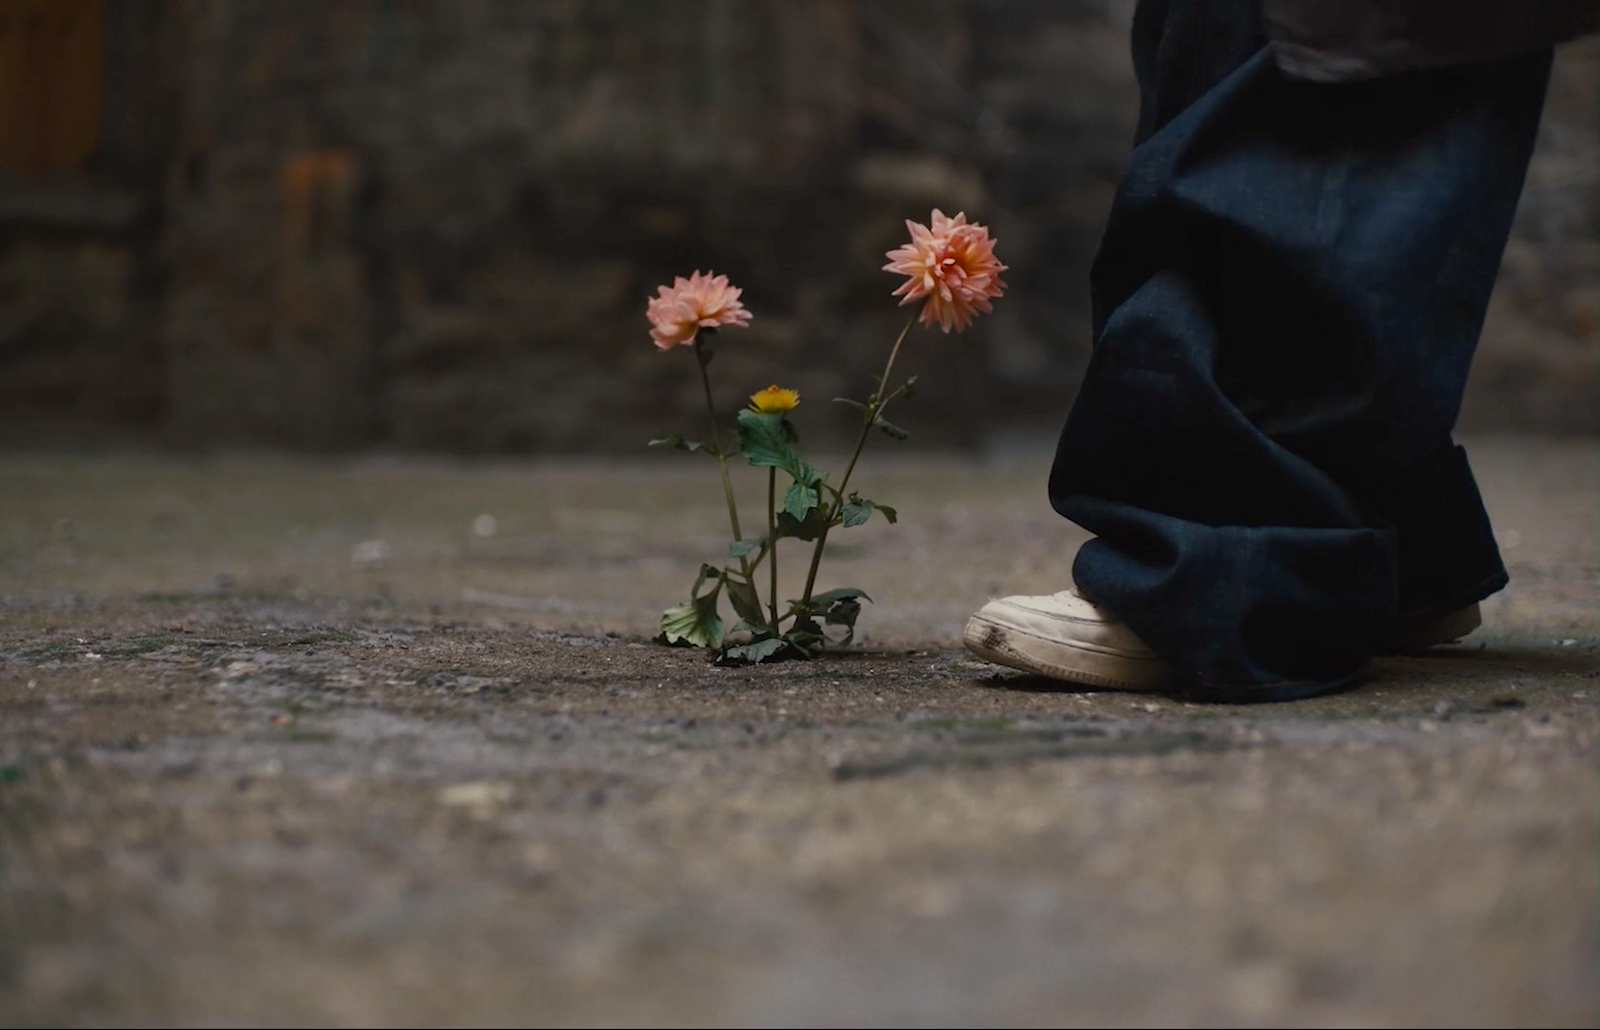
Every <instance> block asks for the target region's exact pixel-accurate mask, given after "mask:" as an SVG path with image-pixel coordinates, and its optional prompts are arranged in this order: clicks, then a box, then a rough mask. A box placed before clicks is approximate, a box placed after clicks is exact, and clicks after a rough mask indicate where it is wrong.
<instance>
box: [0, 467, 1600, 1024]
mask: <svg viewBox="0 0 1600 1030" xmlns="http://www.w3.org/2000/svg"><path fill="white" fill-rule="evenodd" d="M1468 445H1469V450H1470V451H1471V452H1472V454H1473V456H1474V460H1475V463H1476V466H1477V469H1478V474H1479V478H1480V481H1481V483H1482V485H1483V487H1484V490H1485V493H1486V496H1487V498H1488V501H1489V505H1490V509H1491V513H1492V514H1493V515H1494V517H1495V520H1496V525H1497V527H1498V531H1499V533H1500V536H1501V541H1502V546H1503V547H1504V549H1505V554H1506V557H1507V560H1508V564H1509V566H1510V568H1511V571H1512V576H1513V583H1512V586H1511V588H1510V589H1509V590H1507V591H1506V592H1504V593H1502V594H1501V595H1499V596H1497V597H1496V598H1494V599H1492V600H1491V601H1490V602H1488V603H1487V604H1486V605H1485V618H1486V625H1485V627H1484V629H1483V630H1481V631H1479V632H1478V633H1476V634H1474V635H1473V636H1472V637H1469V638H1468V639H1467V640H1466V641H1465V642H1463V643H1462V644H1460V645H1456V646H1453V647H1449V648H1443V649H1439V650H1438V651H1436V652H1434V653H1431V654H1428V655H1425V656H1416V657H1406V658H1395V659H1386V660H1383V661H1381V662H1380V663H1379V665H1378V668H1377V670H1376V674H1375V676H1374V677H1373V678H1372V679H1371V680H1370V681H1369V682H1368V683H1366V684H1365V685H1363V686H1362V687H1360V688H1358V689H1356V690H1355V691H1353V692H1351V693H1348V694H1345V695H1341V696H1338V697H1332V698H1323V699H1316V700H1311V701H1304V702H1298V703H1293V704H1282V705H1269V706H1256V707H1218V706H1200V705H1194V704H1189V703H1186V702H1183V701H1181V700H1177V699H1173V698H1166V697H1158V696H1144V695H1133V694H1119V693H1109V692H1107V693H1084V692H1076V691H1071V690H1062V689H1057V688H1055V687H1053V686H1052V685H1050V684H1048V683H1045V682H1042V681H1037V680H1032V679H1029V678H1027V677H1022V676H1018V675H1015V674H1012V673H1009V672H1005V671H1002V670H997V669H996V668H994V667H992V666H989V665H986V664H984V663H982V662H979V661H976V660H973V659H971V658H969V657H968V656H967V655H966V654H965V652H963V651H962V650H961V649H960V648H959V644H958V639H959V638H958V634H959V630H960V626H961V624H962V622H963V621H964V619H965V618H966V616H967V614H969V613H970V611H971V610H972V609H973V608H974V607H975V606H976V605H978V604H980V603H982V601H983V600H984V599H985V598H987V597H988V596H990V595H991V594H995V593H1000V592H1006V593H1011V592H1024V591H1047V590H1055V589H1060V588H1062V587H1064V586H1066V585H1067V575H1068V569H1069V567H1070V560H1071V556H1072V553H1073V550H1074V549H1075V547H1076V546H1077V545H1078V544H1079V543H1080V542H1081V541H1082V539H1083V538H1082V535H1081V534H1080V533H1079V532H1078V531H1076V530H1075V529H1074V528H1073V527H1071V526H1070V525H1068V524H1066V523H1064V522H1062V521H1061V520H1060V519H1058V518H1057V517H1056V516H1055V515H1054V514H1052V513H1051V512H1050V511H1049V509H1048V506H1047V505H1046V504H1045V502H1044V500H1043V470H1044V467H1045V464H1046V460H1047V459H1046V456H1045V455H1044V454H1043V453H1042V452H1041V451H1039V450H1037V449H1030V448H1026V447H1011V448H1007V449H1002V450H1001V451H1000V452H998V453H997V454H995V455H993V456H991V457H990V458H988V459H985V460H977V459H966V458H950V457H946V458H932V457H930V458H912V459H904V460H897V461H893V462H885V461H882V460H879V457H878V456H872V455H869V458H868V463H867V464H866V465H864V466H863V467H864V476H863V478H862V480H861V482H862V486H863V490H864V492H866V493H867V494H868V495H869V496H871V497H874V498H875V499H879V500H882V501H884V502H886V503H890V504H894V505H896V506H897V507H898V508H899V510H900V513H901V522H900V524H899V525H897V526H888V525H886V524H881V523H879V522H876V521H875V522H873V523H871V524H869V525H868V526H867V527H864V528H863V529H861V530H857V531H853V534H852V535H847V536H845V537H843V538H842V539H841V541H840V547H839V548H838V553H837V555H836V556H835V557H834V558H831V559H830V562H829V563H828V564H827V565H825V566H824V575H823V580H824V585H826V586H839V585H853V586H859V587H862V588H863V589H865V590H866V591H867V592H868V593H869V594H871V596H872V597H873V599H874V601H875V603H874V604H871V605H868V606H867V610H866V612H865V613H864V614H863V616H862V619H861V628H862V630H863V639H862V640H860V641H858V644H857V646H856V647H855V648H854V649H852V650H851V651H850V652H848V653H844V654H840V655H837V656H832V657H828V658H825V659H823V660H820V661H816V662H811V663H789V664H783V665H777V666H761V667H755V668H718V667H715V666H712V665H710V664H708V663H707V662H706V661H705V660H704V659H703V658H702V657H700V656H699V655H698V654H697V653H695V652H691V651H685V650H675V649H666V648H662V647H658V646H656V645H654V644H652V643H650V642H649V641H648V635H649V634H650V633H651V632H653V623H654V618H655V614H656V613H657V612H658V611H659V610H660V609H661V608H662V607H664V606H666V605H669V604H673V603H676V602H678V601H680V600H681V599H682V597H683V595H684V593H685V591H686V588H687V586H688V585H689V582H690V580H691V579H692V578H693V574H694V570H695V568H696V566H697V564H698V562H699V561H700V560H702V559H704V558H714V557H715V556H716V555H717V554H718V553H719V551H720V549H721V545H722V542H723V540H724V535H723V533H722V532H721V530H720V528H719V527H720V526H721V522H720V521H719V520H720V519H721V517H722V514H721V497H720V493H719V492H718V491H717V490H716V487H715V473H714V470H713V469H712V468H711V467H710V466H709V465H707V464H702V463H701V462H699V461H698V460H697V459H694V458H689V457H685V456H670V455H662V456H658V457H657V458H655V459H653V460H648V459H647V460H641V461H638V462H631V463H611V464H598V463H587V464H578V463H538V464H531V463H530V464H511V463H477V464H464V463H450V462H443V461H436V462H429V461H421V460H412V459H406V460H398V459H396V460H380V459H373V458H367V459H362V460H359V461H347V462H321V463H318V462H308V461H290V460H286V459H271V458H261V457H256V458H246V457H239V458H230V459H225V460H208V461H203V462H185V461H178V460H174V459H163V458H153V457H138V456H119V457H98V458H86V457H74V458H59V457H42V456H41V457H9V458H4V459H0V1023H4V1024H6V1025H12V1026H19V1025H39V1024H57V1025H106V1024H116V1025H128V1024H152V1023H153V1024H164V1025H202V1024H207V1025H210V1024H218V1023H221V1024H234V1025H238V1024H268V1023H270V1024H304V1025H313V1024H318V1025H320V1024H324V1023H327V1024H332V1025H338V1026H347V1025H348V1026H354V1025H368V1024H385V1025H397V1024H406V1025H413V1024H445V1025H468V1024H538V1025H546V1024H560V1025H600V1024H630V1023H642V1024H651V1025H703V1024H711V1025H742V1026H794V1025H855V1024H863V1023H864V1024H870V1025H917V1026H932V1025H952V1026H976V1025H996V1024H999V1025H1080V1024H1081V1025H1146V1024H1162V1025H1188V1026H1197V1025H1253V1026H1279V1025H1303V1026H1323V1025H1327V1026H1332V1025H1338V1026H1393V1025H1406V1026H1424V1025H1427V1026H1434V1025H1437V1026H1444V1025H1450V1026H1456V1025H1468V1026H1490V1025H1494V1026H1507V1025H1517V1026H1554V1025H1562V1026H1588V1025H1593V1024H1594V1021H1595V1019H1596V1015H1597V1013H1600V968H1597V966H1596V954H1597V947H1600V904H1597V902H1600V897H1597V895H1600V890H1597V885H1600V880H1597V868H1600V843H1597V842H1600V818H1597V813H1600V777H1597V768H1596V760H1597V753H1600V751H1597V723H1596V706H1595V701H1596V693H1597V676H1600V666H1597V655H1596V638H1597V604H1596V601H1597V583H1600V576H1597V565H1600V560H1597V549H1596V537H1597V520H1600V489H1597V488H1600V474H1597V473H1600V446H1597V445H1596V444H1595V443H1594V442H1592V441H1584V442H1570V443H1562V442H1551V441H1536V440H1526V439H1509V438H1497V439H1482V440H1476V441H1469V442H1468ZM761 486H762V482H761V481H759V480H757V479H756V478H754V477H751V478H748V479H742V480H741V482H740V487H741V490H742V491H745V493H746V496H745V500H746V502H747V511H751V512H753V511H755V510H756V509H755V507H754V502H755V500H756V496H757V492H758V490H759V489H760V488H761ZM784 557H785V561H786V565H785V566H784V568H785V572H786V578H790V577H789V576H788V574H789V573H794V572H798V571H800V570H799V569H798V566H799V565H800V564H801V560H800V556H799V555H798V554H786V555H785V556H784Z"/></svg>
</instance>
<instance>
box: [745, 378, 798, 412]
mask: <svg viewBox="0 0 1600 1030" xmlns="http://www.w3.org/2000/svg"><path fill="white" fill-rule="evenodd" d="M799 403H800V391H799V390H785V389H784V388H783V387H781V386H778V385H776V384H774V385H772V386H769V387H767V388H766V389H765V390H762V391H760V392H758V393H752V394H751V395H750V407H751V408H752V409H754V410H756V411H759V412H761V414H763V415H781V414H783V413H784V412H786V411H793V410H794V406H795V405H796V404H799Z"/></svg>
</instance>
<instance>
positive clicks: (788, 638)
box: [783, 619, 828, 658]
mask: <svg viewBox="0 0 1600 1030" xmlns="http://www.w3.org/2000/svg"><path fill="white" fill-rule="evenodd" d="M783 640H784V641H785V642H786V643H788V644H789V646H790V647H792V648H794V649H795V651H797V652H798V653H799V655H800V656H801V657H803V658H815V657H816V656H817V655H819V654H821V653H822V649H823V648H824V647H826V646H827V644H828V638H827V637H825V636H823V635H822V627H821V626H818V625H817V624H816V622H815V621H814V620H812V619H796V620H795V621H794V625H793V626H790V627H789V632H787V633H785V634H784V635H783Z"/></svg>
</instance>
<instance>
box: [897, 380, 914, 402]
mask: <svg viewBox="0 0 1600 1030" xmlns="http://www.w3.org/2000/svg"><path fill="white" fill-rule="evenodd" d="M901 389H903V390H905V392H906V400H910V399H911V398H913V397H915V396H916V395H917V377H916V376H912V377H911V378H909V379H907V380H906V385H905V386H903V387H901Z"/></svg>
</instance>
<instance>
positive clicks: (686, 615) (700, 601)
mask: <svg viewBox="0 0 1600 1030" xmlns="http://www.w3.org/2000/svg"><path fill="white" fill-rule="evenodd" d="M660 639H661V641H662V643H666V644H680V645H689V646H692V647H721V646H722V618H721V616H719V615H718V614H717V595H716V594H715V593H710V594H707V595H706V596H704V597H697V598H695V599H694V600H693V601H690V602H689V603H688V604H680V605H678V606H677V607H676V608H668V609H667V610H666V611H664V612H662V613H661V637H660Z"/></svg>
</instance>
